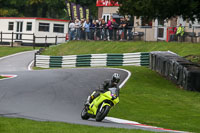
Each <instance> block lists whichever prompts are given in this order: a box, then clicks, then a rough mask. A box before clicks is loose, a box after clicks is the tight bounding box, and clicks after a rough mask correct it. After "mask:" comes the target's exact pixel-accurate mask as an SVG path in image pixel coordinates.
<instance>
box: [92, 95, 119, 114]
mask: <svg viewBox="0 0 200 133" xmlns="http://www.w3.org/2000/svg"><path fill="white" fill-rule="evenodd" d="M106 100H109V101H111V102H112V103H113V104H114V105H116V104H117V103H119V97H116V98H115V99H112V96H111V91H107V92H105V93H100V95H99V96H98V97H97V98H95V99H94V100H93V102H92V103H91V104H90V106H89V110H88V113H89V114H91V115H96V114H97V110H98V107H99V105H100V104H101V103H103V104H102V105H101V108H103V107H104V106H106V105H108V106H110V107H111V106H112V105H110V104H109V103H106V102H104V101H106Z"/></svg>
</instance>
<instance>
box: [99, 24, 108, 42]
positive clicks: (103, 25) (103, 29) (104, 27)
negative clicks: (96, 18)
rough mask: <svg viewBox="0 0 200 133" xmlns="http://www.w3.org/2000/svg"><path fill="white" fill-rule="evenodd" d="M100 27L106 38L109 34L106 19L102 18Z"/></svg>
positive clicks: (102, 34) (104, 38)
mask: <svg viewBox="0 0 200 133" xmlns="http://www.w3.org/2000/svg"><path fill="white" fill-rule="evenodd" d="M100 28H101V36H102V40H106V38H107V34H106V22H105V20H102V23H101V26H100Z"/></svg>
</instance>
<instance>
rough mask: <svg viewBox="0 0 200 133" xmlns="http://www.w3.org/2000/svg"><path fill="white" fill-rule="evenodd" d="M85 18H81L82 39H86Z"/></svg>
mask: <svg viewBox="0 0 200 133" xmlns="http://www.w3.org/2000/svg"><path fill="white" fill-rule="evenodd" d="M85 23H86V22H85V19H84V18H82V19H81V38H80V39H82V40H84V39H85Z"/></svg>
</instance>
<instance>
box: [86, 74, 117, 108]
mask: <svg viewBox="0 0 200 133" xmlns="http://www.w3.org/2000/svg"><path fill="white" fill-rule="evenodd" d="M119 81H120V75H119V74H118V73H114V74H113V76H112V79H107V80H105V81H104V83H103V84H102V86H100V88H99V89H98V90H95V91H94V92H93V93H92V94H91V95H90V96H88V99H87V101H86V103H85V105H86V106H87V105H88V106H89V105H90V103H92V101H93V100H94V99H95V98H96V97H98V96H99V95H100V93H105V92H106V91H108V89H109V88H112V87H115V88H117V96H119V87H118V86H117V84H118V83H119Z"/></svg>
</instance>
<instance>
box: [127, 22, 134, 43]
mask: <svg viewBox="0 0 200 133" xmlns="http://www.w3.org/2000/svg"><path fill="white" fill-rule="evenodd" d="M132 28H133V22H132V21H130V19H128V21H127V29H128V40H132V39H133V33H132Z"/></svg>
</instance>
